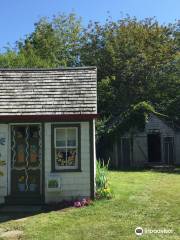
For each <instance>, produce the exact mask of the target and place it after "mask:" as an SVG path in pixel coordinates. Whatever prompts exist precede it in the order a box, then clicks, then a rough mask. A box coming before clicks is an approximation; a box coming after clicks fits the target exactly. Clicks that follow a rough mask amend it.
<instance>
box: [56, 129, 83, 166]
mask: <svg viewBox="0 0 180 240" xmlns="http://www.w3.org/2000/svg"><path fill="white" fill-rule="evenodd" d="M58 129H60V130H65V138H66V139H65V142H66V145H65V146H62V147H59V146H57V145H56V142H57V138H56V133H57V130H58ZM68 129H76V145H75V146H67V130H68ZM78 144H79V143H78V127H71V126H69V127H55V128H54V156H55V159H54V161H55V169H56V170H66V169H67V170H71V169H73V170H74V169H78V156H79V152H78V151H79V148H78ZM72 148H73V149H76V161H75V166H58V165H57V162H56V149H66V162H67V150H68V149H72Z"/></svg>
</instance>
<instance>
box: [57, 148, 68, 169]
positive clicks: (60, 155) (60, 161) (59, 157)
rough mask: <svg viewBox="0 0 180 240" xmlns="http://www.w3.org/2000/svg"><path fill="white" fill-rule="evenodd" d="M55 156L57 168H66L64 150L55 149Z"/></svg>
mask: <svg viewBox="0 0 180 240" xmlns="http://www.w3.org/2000/svg"><path fill="white" fill-rule="evenodd" d="M55 156H56V165H57V166H66V149H56V150H55Z"/></svg>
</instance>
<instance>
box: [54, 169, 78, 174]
mask: <svg viewBox="0 0 180 240" xmlns="http://www.w3.org/2000/svg"><path fill="white" fill-rule="evenodd" d="M56 172H82V170H81V169H53V170H52V171H51V173H56Z"/></svg>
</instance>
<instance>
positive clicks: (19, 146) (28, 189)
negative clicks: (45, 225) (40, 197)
mask: <svg viewBox="0 0 180 240" xmlns="http://www.w3.org/2000/svg"><path fill="white" fill-rule="evenodd" d="M40 186H41V127H40V125H14V126H12V127H11V192H12V194H16V195H17V194H20V195H29V194H40V191H41V187H40Z"/></svg>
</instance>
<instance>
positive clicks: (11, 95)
mask: <svg viewBox="0 0 180 240" xmlns="http://www.w3.org/2000/svg"><path fill="white" fill-rule="evenodd" d="M96 99H97V93H96V68H95V67H82V68H64V69H63V68H62V69H47V70H44V69H15V70H13V69H1V70H0V160H3V161H5V165H4V166H3V167H1V168H0V171H2V172H3V176H0V203H4V202H5V203H9V204H18V203H19V204H25V203H27V204H28V203H29V204H39V203H48V202H59V201H61V200H63V199H70V198H76V197H90V196H91V197H93V196H94V186H95V118H96V115H97V100H96Z"/></svg>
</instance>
